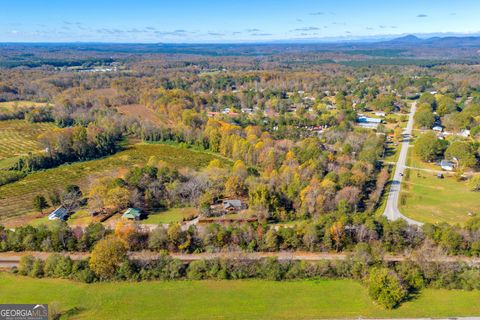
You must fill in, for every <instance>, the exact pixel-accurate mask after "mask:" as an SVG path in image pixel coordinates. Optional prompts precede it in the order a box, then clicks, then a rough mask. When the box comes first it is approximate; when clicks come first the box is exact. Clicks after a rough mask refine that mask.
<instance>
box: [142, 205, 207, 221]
mask: <svg viewBox="0 0 480 320" xmlns="http://www.w3.org/2000/svg"><path fill="white" fill-rule="evenodd" d="M197 215H198V210H197V209H195V208H191V207H188V208H171V209H168V210H166V211H158V212H152V213H150V214H149V215H148V218H147V219H145V220H141V221H140V223H149V224H164V223H175V222H182V221H183V220H184V219H188V218H191V217H194V216H197Z"/></svg>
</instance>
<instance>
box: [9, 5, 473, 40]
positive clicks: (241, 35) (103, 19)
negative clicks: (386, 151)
mask: <svg viewBox="0 0 480 320" xmlns="http://www.w3.org/2000/svg"><path fill="white" fill-rule="evenodd" d="M479 12H480V1H478V0H401V1H398V0H396V1H392V0H383V1H380V0H372V1H369V0H336V1H330V0H316V1H315V0H289V1H287V0H276V1H274V0H256V1H254V0H238V1H229V0H223V1H217V0H203V1H200V0H197V1H194V0H170V1H163V0H157V1H154V0H128V1H127V0H115V1H113V0H64V1H58V0H48V1H46V0H0V42H123V43H127V42H133V43H157V42H164V43H199V42H205V43H209V42H212V43H213V42H214V43H217V42H268V41H290V40H309V41H311V40H323V41H325V40H326V41H330V40H331V41H337V40H348V39H363V38H367V39H368V38H376V37H382V36H392V35H406V34H416V35H420V36H421V35H423V36H428V35H430V34H434V35H437V34H453V35H457V34H480V19H479V18H478V13H479Z"/></svg>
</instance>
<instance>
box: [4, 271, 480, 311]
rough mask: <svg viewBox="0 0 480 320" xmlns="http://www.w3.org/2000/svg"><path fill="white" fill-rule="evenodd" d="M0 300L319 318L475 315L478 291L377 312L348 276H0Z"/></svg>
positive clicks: (425, 296) (444, 293)
mask: <svg viewBox="0 0 480 320" xmlns="http://www.w3.org/2000/svg"><path fill="white" fill-rule="evenodd" d="M0 287H1V288H2V290H0V303H49V304H52V303H54V304H55V305H56V308H57V309H58V310H60V311H62V312H66V311H69V310H73V309H74V308H76V310H77V311H76V312H72V313H71V315H70V316H69V317H67V318H70V319H176V320H178V319H199V320H204V319H205V320H207V319H245V320H247V319H248V320H251V319H252V320H253V319H319V318H358V317H364V318H368V317H376V318H398V317H451V316H478V315H480V303H478V302H479V301H480V291H470V292H468V291H459V290H430V289H429V290H423V291H422V293H421V294H420V296H419V297H418V298H416V299H414V300H412V301H410V302H406V303H404V304H403V305H402V306H401V307H400V308H398V309H396V310H391V311H388V310H384V309H382V308H381V307H379V306H377V305H376V304H375V303H374V302H373V301H372V300H371V299H370V298H369V297H368V295H367V290H366V289H365V288H364V287H363V286H362V285H361V284H360V283H358V282H355V281H353V280H317V281H292V282H274V281H263V280H230V281H229V280H219V281H211V280H208V281H168V282H163V281H153V282H139V283H138V282H112V283H96V284H83V283H76V282H72V281H68V280H60V279H33V278H27V277H20V276H14V275H10V274H6V273H2V274H0Z"/></svg>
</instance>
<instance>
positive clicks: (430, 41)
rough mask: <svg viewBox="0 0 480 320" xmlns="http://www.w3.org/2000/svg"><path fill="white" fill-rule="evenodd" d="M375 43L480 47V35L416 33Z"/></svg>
mask: <svg viewBox="0 0 480 320" xmlns="http://www.w3.org/2000/svg"><path fill="white" fill-rule="evenodd" d="M374 44H375V45H378V46H385V47H412V46H418V47H423V48H427V47H431V48H459V47H461V48H475V47H479V48H480V37H479V36H447V37H431V38H426V39H422V38H419V37H417V36H414V35H407V36H404V37H400V38H395V39H392V40H388V41H380V42H375V43H374Z"/></svg>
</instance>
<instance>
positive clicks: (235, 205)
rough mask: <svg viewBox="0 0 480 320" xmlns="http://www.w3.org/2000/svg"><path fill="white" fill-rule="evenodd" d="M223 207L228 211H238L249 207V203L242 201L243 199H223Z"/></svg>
mask: <svg viewBox="0 0 480 320" xmlns="http://www.w3.org/2000/svg"><path fill="white" fill-rule="evenodd" d="M222 204H223V209H224V210H227V211H237V210H243V209H246V208H247V205H246V204H245V203H243V202H242V200H236V199H234V200H223V201H222Z"/></svg>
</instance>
